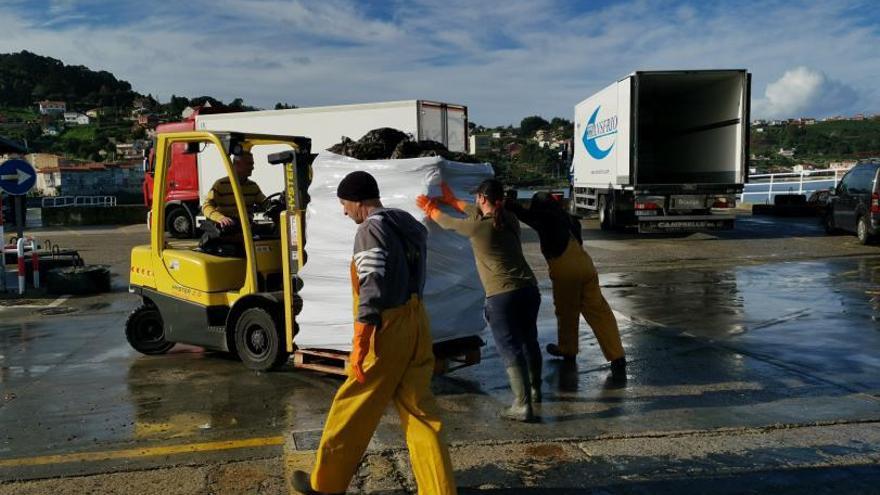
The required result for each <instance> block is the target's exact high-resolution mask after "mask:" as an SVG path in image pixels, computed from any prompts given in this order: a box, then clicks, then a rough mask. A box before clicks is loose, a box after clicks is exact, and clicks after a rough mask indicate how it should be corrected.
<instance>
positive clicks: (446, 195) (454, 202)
mask: <svg viewBox="0 0 880 495" xmlns="http://www.w3.org/2000/svg"><path fill="white" fill-rule="evenodd" d="M440 190H441V191H442V192H443V197H442V198H441V199H440V200H441V201H443V202H444V203H446V204H448V205H449V206H451V207H453V208H455V209H456V210H457V211H458V212H460V213H463V212H464V207H465V206H467V202H465V201H462V200H460V199H458V198H456V197H455V193H454V192H452V188H451V187H449V184H447V183H446V182H441V183H440Z"/></svg>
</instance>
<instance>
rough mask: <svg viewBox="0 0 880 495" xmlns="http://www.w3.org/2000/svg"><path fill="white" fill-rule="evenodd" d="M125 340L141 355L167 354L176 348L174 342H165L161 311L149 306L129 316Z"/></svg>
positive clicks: (142, 307) (140, 308) (144, 306)
mask: <svg viewBox="0 0 880 495" xmlns="http://www.w3.org/2000/svg"><path fill="white" fill-rule="evenodd" d="M125 338H126V339H128V343H129V344H131V346H132V347H133V348H134V350H136V351H138V352H140V353H141V354H147V355H154V354H165V353H166V352H168V351H169V350H170V349H171V348H172V347H174V342H168V341H167V340H165V328H164V326H163V324H162V315H161V314H160V313H159V309H158V308H157V307H155V306H152V305H147V304H145V305H143V306H141V307H139V308H137V309H135V310H134V311H132V312H131V314H130V315H128V320H127V321H126V322H125Z"/></svg>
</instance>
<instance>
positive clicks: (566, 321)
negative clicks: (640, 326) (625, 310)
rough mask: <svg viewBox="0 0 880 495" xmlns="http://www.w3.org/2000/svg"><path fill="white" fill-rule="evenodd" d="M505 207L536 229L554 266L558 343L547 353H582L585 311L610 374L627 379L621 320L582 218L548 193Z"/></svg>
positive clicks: (568, 356)
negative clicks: (603, 285) (602, 282)
mask: <svg viewBox="0 0 880 495" xmlns="http://www.w3.org/2000/svg"><path fill="white" fill-rule="evenodd" d="M505 206H506V207H507V209H508V210H510V212H512V213H513V214H514V215H516V217H517V218H518V219H519V220H520V221H521V222H523V223H524V224H526V225H528V226H529V227H531V228H533V229H535V231H536V232H537V233H538V240H539V241H540V243H541V254H543V255H544V258H545V259H546V260H547V264H548V265H549V268H550V280H551V281H552V282H553V305H554V306H555V308H556V323H557V337H558V340H557V341H558V343H557V344H548V345H547V353H548V354H550V355H552V356H556V357H561V358H564V359H574V357H575V356H576V355H577V353H578V326H579V324H580V317H581V315H583V317H584V319H586V320H587V323H588V324H589V325H590V328H591V329H592V330H593V333H594V334H595V335H596V340H597V341H598V342H599V348H601V349H602V354H604V355H605V359H606V360H608V361H609V362H610V363H611V372H612V375H613V376H614V377H615V378H618V379H622V378H625V377H626V357H625V355H624V351H623V345H622V344H621V342H620V331H619V329H618V327H617V320H616V319H615V317H614V313H612V312H611V307H610V306H609V305H608V301H606V300H605V297H604V296H602V291H601V290H600V288H599V275H598V273H597V272H596V267H595V266H594V265H593V260H592V259H591V258H590V255H589V254H587V252H586V251H584V247H583V242H584V241H583V238H582V237H581V223H580V221H579V220H578V219H577V218H576V217H574V216H572V215H570V214H568V212H566V211H565V210H564V209H563V208H562V205H561V204H560V202H559V201H558V200H557V199H555V198H553V197H552V196H551V195H550V194H548V193H546V192H539V193H535V195H534V196H532V201H531V204H530V205H529V207H528V208H525V207H524V206H522V205H520V204H519V203H517V202H516V201H515V200H514V199H513V198H510V197H508V201H506V204H505Z"/></svg>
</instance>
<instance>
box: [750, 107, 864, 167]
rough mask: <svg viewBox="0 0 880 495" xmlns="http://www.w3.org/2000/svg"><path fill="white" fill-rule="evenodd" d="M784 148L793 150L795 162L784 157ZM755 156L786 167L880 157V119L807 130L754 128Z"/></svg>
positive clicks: (822, 124)
mask: <svg viewBox="0 0 880 495" xmlns="http://www.w3.org/2000/svg"><path fill="white" fill-rule="evenodd" d="M758 129H763V131H761V132H759V130H758ZM780 148H784V149H787V150H788V149H792V148H793V149H794V157H793V159H785V158H782V157H780V156H779V154H778V152H779V150H780ZM751 153H752V154H753V155H755V156H756V157H760V158H770V159H771V160H770V161H771V162H773V163H778V164H783V165H784V164H793V163H802V162H806V163H813V164H816V165H819V166H823V165H827V164H828V163H829V162H832V161H839V160H852V159H859V158H867V157H874V156H880V118H876V117H875V118H873V119H869V120H836V121H827V122H817V123H816V124H813V125H806V126H798V125H784V126H752V132H751ZM758 163H760V161H758Z"/></svg>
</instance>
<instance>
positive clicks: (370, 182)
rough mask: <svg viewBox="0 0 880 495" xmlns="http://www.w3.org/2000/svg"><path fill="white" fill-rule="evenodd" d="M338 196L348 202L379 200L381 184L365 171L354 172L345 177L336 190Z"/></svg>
mask: <svg viewBox="0 0 880 495" xmlns="http://www.w3.org/2000/svg"><path fill="white" fill-rule="evenodd" d="M336 196H337V197H339V199H347V200H348V201H364V200H367V199H379V184H376V179H374V178H373V176H372V175H370V174H368V173H367V172H364V171H363V170H357V171H354V172H352V173H350V174H348V175H346V176H345V178H344V179H342V181H341V182H340V183H339V187H337V188H336Z"/></svg>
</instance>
